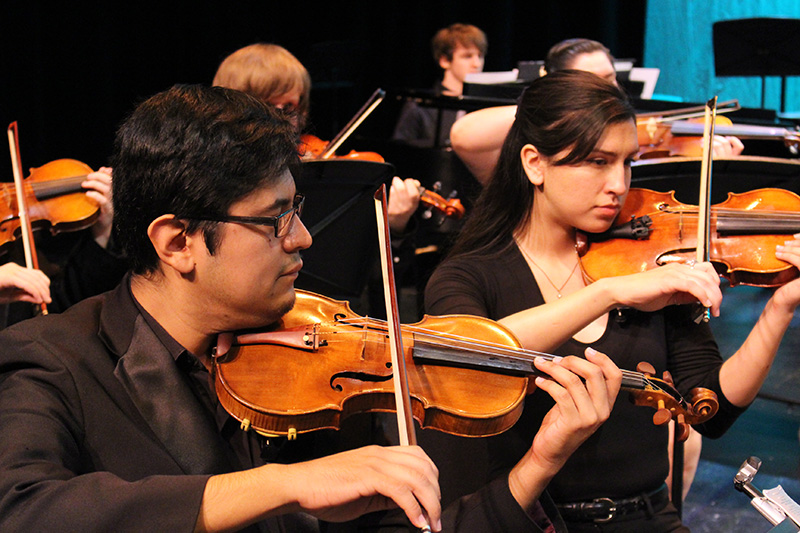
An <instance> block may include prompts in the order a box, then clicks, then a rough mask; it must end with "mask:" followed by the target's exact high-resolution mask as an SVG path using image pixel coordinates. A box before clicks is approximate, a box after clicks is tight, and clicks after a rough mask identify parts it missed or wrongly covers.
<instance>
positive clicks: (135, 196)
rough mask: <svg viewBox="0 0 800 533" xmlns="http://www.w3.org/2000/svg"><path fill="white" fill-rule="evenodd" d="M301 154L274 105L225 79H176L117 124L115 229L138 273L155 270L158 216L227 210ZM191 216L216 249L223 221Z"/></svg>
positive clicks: (211, 249) (271, 180)
mask: <svg viewBox="0 0 800 533" xmlns="http://www.w3.org/2000/svg"><path fill="white" fill-rule="evenodd" d="M297 162H298V156H297V138H296V133H295V129H294V127H293V126H292V124H291V123H290V122H289V121H287V120H286V118H285V117H284V116H283V115H282V114H281V113H280V112H278V111H276V110H274V109H273V108H272V106H269V105H266V104H264V103H262V102H260V101H258V100H257V99H256V98H253V97H251V96H248V95H246V94H244V93H241V92H239V91H235V90H231V89H225V88H222V87H203V86H199V85H194V86H175V87H172V88H171V89H169V90H167V91H164V92H162V93H159V94H157V95H155V96H153V97H151V98H149V99H148V100H146V101H144V102H143V103H142V104H140V105H139V106H138V107H137V108H136V109H135V110H134V111H133V113H132V114H131V115H130V117H128V119H127V120H126V121H125V122H124V123H123V124H122V126H121V127H120V128H119V131H118V132H117V137H116V141H115V150H114V157H113V166H114V179H113V181H112V183H113V191H112V192H113V202H114V237H115V239H117V242H118V243H119V244H120V246H121V248H122V251H123V253H124V254H125V255H126V257H127V258H128V261H129V262H130V265H131V269H132V270H133V272H134V273H136V274H149V273H153V272H155V271H156V270H157V269H158V265H159V259H158V255H157V254H156V252H155V249H154V248H153V245H152V244H151V242H150V239H149V238H148V236H147V228H148V226H149V225H150V223H151V222H152V221H153V220H155V219H156V218H158V217H159V216H161V215H165V214H174V215H176V217H178V218H181V217H182V216H188V215H190V214H195V215H196V214H204V215H208V216H211V217H214V216H223V215H226V214H227V213H228V210H229V209H230V206H231V205H232V204H233V203H235V202H237V201H238V200H240V199H242V198H244V197H245V196H247V195H248V194H250V193H252V192H253V191H255V190H257V189H258V188H260V187H263V186H265V185H269V184H271V183H274V182H276V181H277V179H278V178H279V177H280V176H281V175H282V174H283V173H284V172H285V170H286V169H287V168H288V169H289V170H292V169H294V167H295V166H296V164H297ZM186 223H187V232H188V233H191V232H193V231H195V230H197V229H201V230H202V231H203V237H204V239H205V242H206V246H207V247H208V250H209V253H212V254H213V253H214V250H215V249H216V245H217V242H216V237H217V231H216V230H217V227H218V224H217V223H214V222H198V221H192V220H187V221H186Z"/></svg>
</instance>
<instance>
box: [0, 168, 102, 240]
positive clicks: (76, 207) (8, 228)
mask: <svg viewBox="0 0 800 533" xmlns="http://www.w3.org/2000/svg"><path fill="white" fill-rule="evenodd" d="M91 172H92V169H91V167H89V166H88V165H86V164H85V163H81V162H80V161H76V160H75V159H57V160H55V161H51V162H49V163H46V164H44V165H42V166H41V167H37V168H32V169H30V174H29V175H28V177H27V178H25V179H24V180H22V181H23V185H24V191H23V192H24V195H25V200H26V202H25V203H26V204H27V211H28V218H29V219H30V224H31V226H32V228H33V229H43V228H48V227H49V228H50V231H51V232H52V233H54V234H55V233H60V232H66V231H77V230H81V229H85V228H88V227H89V226H91V225H92V224H93V223H94V222H95V220H97V217H98V216H100V208H99V206H98V205H97V202H95V201H94V200H92V199H91V198H89V197H88V196H86V194H85V191H86V190H85V189H84V188H82V187H81V183H83V182H84V181H85V180H86V176H87V175H88V174H89V173H91ZM0 187H2V188H1V189H0V191H2V196H3V198H5V202H4V203H3V205H0V251H4V249H7V247H8V246H9V245H10V243H12V242H13V241H14V240H16V239H17V237H18V236H19V235H20V218H19V216H18V201H17V198H16V186H15V185H14V184H13V183H2V184H0Z"/></svg>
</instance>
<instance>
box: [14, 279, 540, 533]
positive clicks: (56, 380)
mask: <svg viewBox="0 0 800 533" xmlns="http://www.w3.org/2000/svg"><path fill="white" fill-rule="evenodd" d="M126 281H127V280H126ZM225 445H226V444H225V442H224V441H223V440H222V438H221V437H220V435H219V433H218V431H217V428H216V425H215V422H214V419H213V414H212V413H209V412H208V410H207V409H206V408H205V407H203V405H202V404H201V403H200V402H199V401H198V400H197V398H196V397H195V396H194V394H193V393H192V390H191V388H190V387H189V386H188V384H187V382H186V381H185V377H184V376H183V375H182V373H181V371H180V370H179V369H178V368H177V366H176V364H175V359H174V357H173V355H172V354H171V353H170V352H169V350H168V349H167V348H166V347H165V345H164V344H163V343H162V342H161V341H160V339H159V337H158V335H157V334H156V333H155V332H154V331H153V330H152V329H151V328H150V327H149V325H148V324H147V321H146V320H145V318H144V317H143V316H142V315H141V314H140V313H139V311H138V309H137V307H136V306H135V304H134V303H133V300H132V297H131V295H130V292H129V288H128V283H127V282H124V283H123V284H121V285H120V287H118V288H117V289H116V290H114V291H112V292H110V293H106V294H104V295H101V296H98V297H95V298H91V299H88V300H85V301H84V302H81V303H79V304H77V305H75V306H73V307H72V308H71V309H70V310H68V311H67V312H65V313H63V314H61V315H49V316H45V317H40V318H36V319H33V320H29V321H25V322H22V323H20V324H17V325H15V326H13V327H10V328H8V329H6V330H5V331H3V332H2V333H0V530H2V531H191V530H192V528H193V527H194V524H195V522H196V518H197V513H198V510H199V506H200V502H201V499H202V495H203V490H204V488H205V484H206V482H207V480H208V478H209V477H210V476H211V475H214V474H218V473H223V472H230V471H232V470H235V467H234V465H232V464H230V462H229V460H228V459H226V458H227V457H229V454H226V453H225V450H224V446H225ZM548 514H549V515H550V516H555V514H554V512H553V511H552V509H550V508H549V506H548ZM445 524H446V528H447V529H448V530H463V531H481V530H494V531H524V530H530V531H539V529H538V528H537V527H536V526H535V525H534V524H533V522H532V521H531V520H530V518H529V517H528V516H527V514H526V513H524V512H523V511H522V509H520V508H519V506H518V505H516V503H515V501H514V500H513V498H512V497H511V494H510V492H509V491H508V483H507V481H506V480H505V479H500V480H498V481H496V482H495V483H493V484H492V485H490V486H487V487H486V488H484V489H483V490H482V491H480V492H478V493H476V494H475V495H473V496H471V497H468V498H466V499H463V500H461V501H459V502H457V503H456V504H455V505H454V506H452V507H451V509H449V510H448V513H447V516H446V520H445ZM259 527H260V528H261V529H262V530H272V531H284V530H286V531H301V530H306V527H310V528H311V529H312V530H313V529H316V528H317V527H318V526H317V524H316V523H312V524H309V521H308V520H307V517H305V516H304V515H300V516H297V515H288V516H285V517H282V518H279V519H274V520H271V521H268V522H267V523H264V524H261V525H260V526H259Z"/></svg>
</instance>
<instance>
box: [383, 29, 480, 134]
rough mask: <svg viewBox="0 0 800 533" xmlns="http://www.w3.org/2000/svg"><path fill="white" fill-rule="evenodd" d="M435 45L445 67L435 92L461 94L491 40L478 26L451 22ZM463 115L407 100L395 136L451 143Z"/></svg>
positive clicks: (449, 94) (438, 34) (434, 53)
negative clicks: (468, 77) (453, 129)
mask: <svg viewBox="0 0 800 533" xmlns="http://www.w3.org/2000/svg"><path fill="white" fill-rule="evenodd" d="M431 48H432V51H433V59H434V61H436V63H437V64H438V65H439V66H440V67H441V68H442V70H443V74H442V80H441V81H440V82H439V83H437V84H436V87H435V88H434V93H435V94H436V95H437V96H439V95H444V96H461V94H462V92H463V91H464V79H465V78H466V77H467V74H471V73H474V72H481V71H482V70H483V60H484V57H485V56H486V50H487V48H488V42H487V40H486V35H485V34H484V33H483V31H482V30H481V29H480V28H478V27H476V26H472V25H470V24H451V25H450V26H448V27H446V28H442V29H441V30H439V31H438V32H437V33H436V35H434V37H433V39H432V41H431ZM440 114H441V117H440ZM462 114H463V112H462ZM459 116H460V115H459V111H456V110H451V109H442V110H440V109H437V108H433V107H420V106H419V105H417V104H416V103H414V102H406V104H405V105H404V106H403V109H402V110H401V112H400V118H399V119H398V120H397V125H396V126H395V129H394V134H393V135H392V138H393V139H396V140H400V141H405V142H408V143H410V144H414V145H416V146H430V147H433V146H447V145H448V144H449V136H450V128H451V127H452V125H453V123H454V122H455V121H456V119H457V118H459ZM437 130H438V132H439V135H438V138H437V136H436V132H437Z"/></svg>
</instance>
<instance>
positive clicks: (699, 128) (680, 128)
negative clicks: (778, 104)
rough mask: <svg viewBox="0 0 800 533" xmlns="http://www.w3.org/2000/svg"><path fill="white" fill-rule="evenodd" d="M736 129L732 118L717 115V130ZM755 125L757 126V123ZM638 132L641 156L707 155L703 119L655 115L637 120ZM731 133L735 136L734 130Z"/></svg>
mask: <svg viewBox="0 0 800 533" xmlns="http://www.w3.org/2000/svg"><path fill="white" fill-rule="evenodd" d="M726 127H727V128H733V123H732V122H731V120H730V119H729V118H728V117H724V116H717V117H716V122H715V129H716V131H717V134H719V135H725V134H724V133H722V132H723V131H725V128H726ZM753 127H755V126H753ZM636 133H637V137H638V141H639V153H638V154H637V157H638V158H639V159H653V158H660V157H672V156H684V157H700V156H702V155H703V137H702V135H703V121H702V120H700V121H698V120H697V119H687V120H682V121H675V122H671V121H664V120H661V121H656V120H654V119H653V118H652V117H650V118H647V119H643V118H637V119H636ZM729 135H733V134H732V133H730V134H729Z"/></svg>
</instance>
